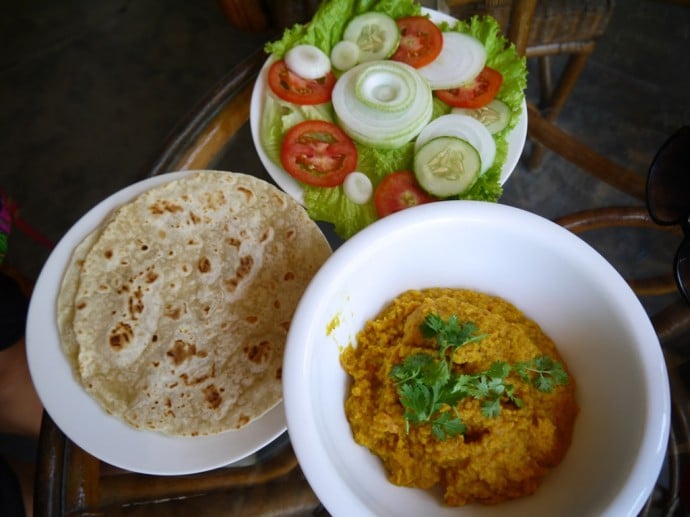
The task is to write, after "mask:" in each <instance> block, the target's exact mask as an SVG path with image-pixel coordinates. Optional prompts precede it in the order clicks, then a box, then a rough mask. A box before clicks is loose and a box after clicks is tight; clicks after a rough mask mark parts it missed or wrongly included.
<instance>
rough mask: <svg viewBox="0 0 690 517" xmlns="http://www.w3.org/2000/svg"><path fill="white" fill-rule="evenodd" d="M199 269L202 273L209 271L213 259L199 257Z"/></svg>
mask: <svg viewBox="0 0 690 517" xmlns="http://www.w3.org/2000/svg"><path fill="white" fill-rule="evenodd" d="M197 269H198V270H199V272H200V273H208V272H209V271H211V261H210V260H209V259H208V257H201V258H200V259H199V263H198V265H197Z"/></svg>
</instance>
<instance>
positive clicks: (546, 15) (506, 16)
mask: <svg viewBox="0 0 690 517" xmlns="http://www.w3.org/2000/svg"><path fill="white" fill-rule="evenodd" d="M445 3H446V6H447V8H448V12H449V13H450V14H452V15H453V16H455V17H456V18H461V19H464V18H468V17H470V16H473V15H476V14H490V15H491V16H493V17H494V18H496V19H497V20H498V22H499V23H500V25H501V27H503V29H504V31H505V32H506V34H510V33H511V32H512V29H514V27H512V25H514V24H515V23H516V21H515V20H514V19H513V16H514V12H513V9H514V4H515V3H516V2H514V1H513V0H483V1H477V0H445ZM613 7H614V0H537V2H536V6H535V9H534V13H533V14H532V17H531V21H530V26H529V27H530V28H529V31H527V34H526V38H527V40H526V42H525V49H524V54H525V55H526V56H527V57H528V58H537V59H538V66H539V87H540V88H539V93H540V100H539V104H538V109H539V111H540V113H541V114H542V115H543V116H544V117H545V118H546V119H547V120H548V121H549V122H554V121H555V120H556V117H558V114H559V113H560V112H561V109H562V108H563V106H564V104H565V102H566V100H567V99H568V97H569V95H570V93H571V91H572V89H573V87H574V86H575V83H576V81H577V79H578V77H579V76H580V73H581V72H582V70H583V69H584V67H585V64H586V63H587V60H588V59H589V56H590V55H591V54H592V52H593V51H594V48H595V46H596V42H597V39H598V38H599V37H600V36H601V35H603V34H604V32H605V31H606V27H607V26H608V23H609V20H610V18H611V13H612V11H613ZM556 55H567V56H569V60H568V62H567V64H566V65H565V68H564V69H563V71H562V73H561V75H560V78H559V79H558V82H557V83H556V84H555V85H554V83H553V81H552V71H551V60H550V57H551V56H556ZM543 152H544V148H543V147H542V146H541V145H538V144H537V145H535V147H534V150H533V151H532V154H531V156H530V160H529V167H530V168H535V167H537V166H538V165H539V163H540V161H541V157H542V155H543Z"/></svg>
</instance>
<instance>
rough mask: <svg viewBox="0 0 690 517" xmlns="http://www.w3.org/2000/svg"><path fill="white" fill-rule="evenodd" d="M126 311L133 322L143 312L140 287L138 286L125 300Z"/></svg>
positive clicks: (142, 294) (142, 298) (143, 306)
mask: <svg viewBox="0 0 690 517" xmlns="http://www.w3.org/2000/svg"><path fill="white" fill-rule="evenodd" d="M127 309H128V310H129V316H130V318H132V319H133V320H136V319H137V318H138V317H139V316H140V315H141V313H143V312H144V309H145V305H144V293H143V291H142V289H141V286H139V285H138V286H137V288H136V290H135V291H134V292H133V293H132V294H131V296H130V297H129V298H128V299H127Z"/></svg>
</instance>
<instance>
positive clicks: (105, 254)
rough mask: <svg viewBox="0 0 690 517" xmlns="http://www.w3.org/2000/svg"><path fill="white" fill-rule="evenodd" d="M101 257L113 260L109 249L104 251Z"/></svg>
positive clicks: (111, 251)
mask: <svg viewBox="0 0 690 517" xmlns="http://www.w3.org/2000/svg"><path fill="white" fill-rule="evenodd" d="M103 256H104V257H105V258H107V259H111V258H113V250H111V249H107V250H105V252H104V253H103Z"/></svg>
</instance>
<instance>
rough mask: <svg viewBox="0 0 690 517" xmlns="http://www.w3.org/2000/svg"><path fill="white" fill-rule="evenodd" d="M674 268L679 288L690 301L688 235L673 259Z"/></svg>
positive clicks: (689, 243)
mask: <svg viewBox="0 0 690 517" xmlns="http://www.w3.org/2000/svg"><path fill="white" fill-rule="evenodd" d="M673 270H674V274H675V276H676V284H677V285H678V289H679V290H680V292H681V293H682V294H683V297H685V300H686V301H687V302H688V303H690V238H688V237H686V238H685V239H683V242H682V243H681V244H680V247H679V248H678V251H676V256H675V259H674V260H673Z"/></svg>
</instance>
